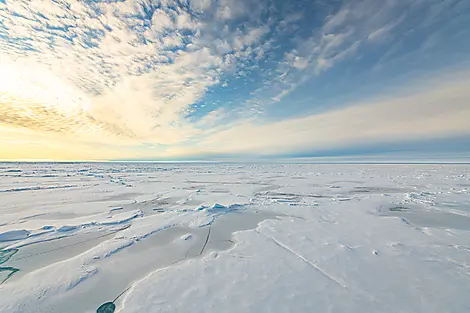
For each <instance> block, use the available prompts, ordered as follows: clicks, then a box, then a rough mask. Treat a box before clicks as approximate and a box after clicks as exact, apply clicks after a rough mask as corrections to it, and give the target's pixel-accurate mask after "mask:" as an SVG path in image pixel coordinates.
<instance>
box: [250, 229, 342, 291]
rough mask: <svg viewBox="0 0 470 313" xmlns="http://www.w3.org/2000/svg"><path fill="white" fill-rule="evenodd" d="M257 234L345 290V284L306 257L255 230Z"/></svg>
mask: <svg viewBox="0 0 470 313" xmlns="http://www.w3.org/2000/svg"><path fill="white" fill-rule="evenodd" d="M257 232H258V233H259V234H261V235H263V236H265V237H266V238H269V239H271V240H272V241H273V242H274V243H275V244H276V245H277V246H279V247H281V248H282V249H284V250H286V251H287V252H288V253H290V254H292V255H294V256H295V257H297V258H299V259H300V260H302V261H303V262H305V263H307V264H308V265H310V266H311V267H313V268H314V269H315V270H316V271H317V272H319V273H320V274H322V275H323V276H324V277H326V278H328V279H329V280H331V281H332V282H334V283H336V284H338V285H339V286H341V287H343V288H347V286H346V284H344V283H342V282H340V281H339V280H338V279H337V278H335V277H333V276H332V275H330V274H328V273H327V272H325V271H324V270H323V269H322V268H321V267H319V266H318V265H316V264H315V263H314V262H312V261H310V260H309V259H307V258H306V257H304V256H302V255H301V254H299V253H297V252H295V251H294V250H292V249H291V248H290V247H289V246H287V245H285V244H283V243H282V242H280V241H278V240H276V239H275V238H274V237H272V236H269V235H267V234H264V233H262V232H260V231H259V230H257Z"/></svg>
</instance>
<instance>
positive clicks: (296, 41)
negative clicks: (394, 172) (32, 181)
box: [0, 0, 470, 160]
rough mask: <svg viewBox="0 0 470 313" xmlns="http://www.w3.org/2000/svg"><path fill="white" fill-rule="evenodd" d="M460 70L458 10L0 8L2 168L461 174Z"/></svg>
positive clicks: (251, 4) (468, 28)
mask: <svg viewBox="0 0 470 313" xmlns="http://www.w3.org/2000/svg"><path fill="white" fill-rule="evenodd" d="M469 56H470V2H468V1H464V0H463V1H458V0H446V1H438V0H418V1H416V0H415V1H407V0H386V1H374V0H362V1H356V0H350V1H339V0H335V1H277V0H276V1H253V0H220V1H214V0H194V1H190V0H187V1H171V0H161V1H144V0H132V1H130V0H126V1H112V0H107V1H99V0H87V1H71V0H70V1H69V0H60V1H59V0H56V1H49V0H47V1H46V0H32V1H26V0H14V1H9V0H4V1H1V0H0V146H1V147H2V148H0V159H47V160H65V159H67V160H69V159H73V160H109V159H112V160H191V159H197V160H204V159H210V160H212V159H237V158H239V159H245V158H248V159H250V158H253V159H256V158H286V157H287V158H296V157H303V158H304V157H315V156H322V157H323V156H328V157H342V156H348V155H350V156H357V155H358V152H360V153H359V155H364V156H368V158H370V157H372V156H377V155H380V157H381V158H383V157H385V158H390V159H393V158H397V155H398V154H397V153H399V157H400V158H402V159H403V158H405V159H406V158H410V159H416V158H423V159H432V158H433V156H434V158H435V159H442V158H445V159H456V160H457V159H458V160H462V159H465V158H467V159H470V145H468V144H467V143H468V141H465V140H463V139H462V138H467V136H469V135H470V123H469V122H468V120H469V119H470V103H469V100H470V90H467V89H470V88H468V86H469V83H470V57H469ZM443 143H445V144H443ZM387 155H388V156H387ZM364 158H366V157H364Z"/></svg>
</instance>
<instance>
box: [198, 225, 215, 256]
mask: <svg viewBox="0 0 470 313" xmlns="http://www.w3.org/2000/svg"><path fill="white" fill-rule="evenodd" d="M211 229H212V226H209V231H208V232H207V237H206V241H205V242H204V245H203V246H202V249H201V252H200V253H199V255H201V254H202V253H203V252H204V249H205V248H206V246H207V242H208V241H209V237H210V235H211Z"/></svg>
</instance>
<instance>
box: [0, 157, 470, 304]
mask: <svg viewBox="0 0 470 313" xmlns="http://www.w3.org/2000/svg"><path fill="white" fill-rule="evenodd" d="M2 281H3V283H2V284H0V312H1V313H3V312H5V313H29V312H31V313H33V312H34V313H40V312H47V313H49V312H51V313H54V312H69V313H75V312H76V313H82V312H96V310H97V309H98V307H100V305H102V304H104V303H107V302H114V305H115V306H116V312H122V313H127V312H149V313H151V312H159V313H160V312H181V313H183V312H184V313H186V312H205V313H211V312H214V313H215V312H217V313H220V312H224V313H225V312H237V313H239V312H273V313H277V312H296V313H298V312H361V313H365V312H371V313H372V312H426V313H431V312H439V313H441V312H456V313H457V312H458V313H461V312H470V298H469V297H468V291H469V290H470V166H469V165H450V164H447V165H429V164H422V165H399V164H395V165H391V164H389V165H359V164H356V165H351V164H350V165H348V164H342V165H339V164H330V165H325V164H323V165H322V164H149V163H147V164H145V163H142V164H136V163H92V164H82V163H70V164H64V163H59V164H52V163H50V164H49V163H37V164H35V163H19V164H17V163H3V164H0V282H2Z"/></svg>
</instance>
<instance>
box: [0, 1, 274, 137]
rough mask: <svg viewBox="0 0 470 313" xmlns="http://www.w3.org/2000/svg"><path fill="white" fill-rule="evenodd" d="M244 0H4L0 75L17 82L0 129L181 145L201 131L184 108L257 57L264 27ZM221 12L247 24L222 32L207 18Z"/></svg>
mask: <svg viewBox="0 0 470 313" xmlns="http://www.w3.org/2000/svg"><path fill="white" fill-rule="evenodd" d="M247 3H248V2H246V1H245V2H243V1H242V2H240V3H239V2H238V1H237V2H236V1H231V0H224V1H223V2H222V3H219V4H215V3H212V2H211V1H208V0H199V1H192V2H191V3H190V6H192V7H197V9H198V10H207V12H206V11H204V12H203V13H204V14H198V13H197V12H196V13H195V12H192V14H190V13H189V12H187V9H186V8H185V7H184V6H178V4H177V3H173V2H172V1H163V2H161V5H160V6H159V8H155V7H153V5H154V2H152V1H144V0H133V1H125V2H99V3H98V2H97V3H95V2H86V3H85V2H77V1H72V0H70V1H66V0H63V1H58V2H50V1H48V0H35V1H33V2H31V1H27V0H18V1H7V3H6V5H3V7H4V8H3V9H2V10H1V11H0V18H1V19H2V20H3V25H4V26H5V28H2V31H3V32H5V37H4V38H3V39H1V38H0V52H1V53H2V58H1V60H0V77H2V78H3V79H5V80H6V81H11V82H14V84H4V86H3V87H0V88H2V90H1V92H2V93H3V96H2V101H1V102H0V126H2V125H3V127H5V125H7V124H8V127H16V128H25V127H33V128H34V130H35V131H36V132H41V133H47V134H50V135H51V136H53V137H58V136H63V137H64V138H69V139H70V138H71V137H73V138H74V139H75V140H81V141H94V142H109V141H112V142H114V143H116V144H138V143H141V142H149V143H158V144H177V143H181V142H183V141H185V140H187V139H188V138H190V137H191V136H194V135H196V134H198V133H200V130H199V129H198V128H197V127H198V125H192V124H190V123H188V122H187V121H186V120H185V115H186V114H187V112H188V111H189V110H190V107H191V105H192V104H194V103H196V102H197V101H199V100H200V99H201V98H202V97H204V95H205V93H206V92H207V90H208V88H210V87H211V86H213V85H215V84H218V83H219V82H220V77H221V75H224V74H228V73H230V72H231V71H234V70H235V69H237V68H238V69H242V68H243V67H244V66H245V65H244V64H245V62H246V60H248V59H249V58H251V57H252V56H253V54H255V53H257V54H261V53H262V51H260V50H259V49H258V50H256V52H255V50H254V49H253V48H256V46H258V45H260V44H261V39H262V37H263V35H264V34H266V32H267V31H268V30H269V29H268V28H267V27H266V26H262V25H258V24H256V23H252V22H250V21H251V20H253V14H254V13H253V10H249V11H244V10H243V8H249V5H248V4H247ZM220 9H223V10H225V9H228V10H229V11H230V16H226V18H239V19H247V21H248V22H247V23H245V27H243V29H238V28H229V27H227V25H226V24H225V22H218V21H216V20H214V19H213V14H217V12H218V10H220ZM152 11H153V13H152V14H151V15H148V12H152ZM211 12H212V13H211ZM214 12H215V13H214ZM206 13H207V14H206ZM245 13H246V14H245ZM221 29H224V32H222V33H221V32H220V30H221ZM234 50H236V52H235V53H233V52H232V51H234ZM24 86H27V88H26V91H24V90H25V88H23V87H24ZM7 87H8V88H7ZM36 91H37V92H36ZM4 95H8V97H6V96H4ZM31 108H34V109H31ZM12 112H14V114H13V113H12ZM28 112H30V113H31V112H33V113H34V114H35V115H36V121H35V122H34V121H33V120H31V118H28V114H30V113H28Z"/></svg>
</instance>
